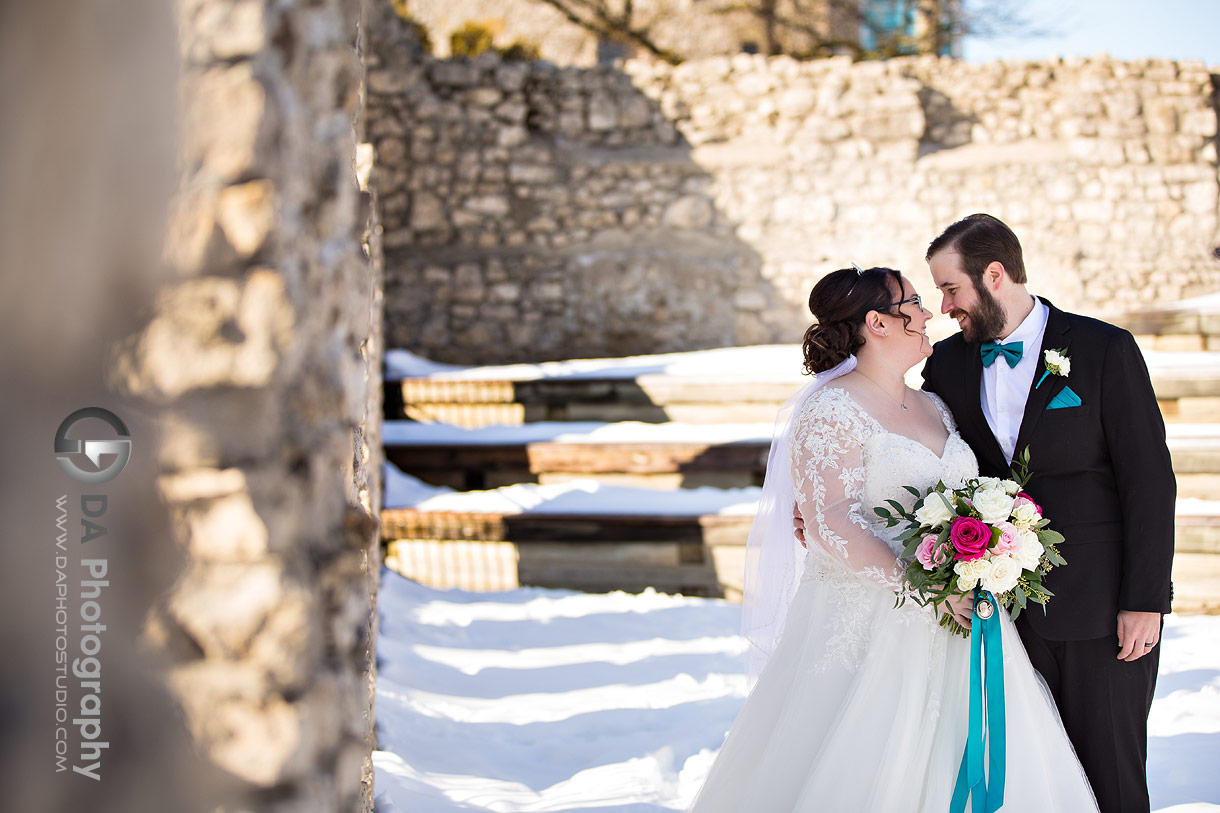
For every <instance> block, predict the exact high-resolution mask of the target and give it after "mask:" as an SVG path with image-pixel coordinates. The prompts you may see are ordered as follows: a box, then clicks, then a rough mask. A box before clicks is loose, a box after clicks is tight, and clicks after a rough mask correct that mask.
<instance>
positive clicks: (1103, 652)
mask: <svg viewBox="0 0 1220 813" xmlns="http://www.w3.org/2000/svg"><path fill="white" fill-rule="evenodd" d="M1035 611H1036V608H1035ZM1017 630H1018V632H1019V633H1020V635H1021V641H1022V642H1023V643H1024V644H1025V651H1026V652H1027V653H1028V654H1029V659H1030V661H1031V662H1032V663H1033V665H1034V668H1035V669H1037V670H1038V672H1039V673H1041V675H1042V677H1043V678H1044V679H1045V680H1046V683H1047V685H1048V686H1049V687H1050V690H1051V694H1052V695H1053V696H1054V698H1055V704H1056V705H1057V706H1058V707H1059V716H1060V717H1062V718H1063V727H1064V728H1065V729H1066V730H1067V735H1068V739H1070V740H1071V741H1072V745H1073V747H1075V749H1076V755H1077V756H1078V757H1080V763H1081V765H1083V766H1084V771H1085V774H1086V775H1087V776H1088V777H1089V783H1090V784H1091V785H1092V786H1093V793H1094V795H1096V796H1097V804H1098V806H1099V807H1100V808H1101V813H1148V810H1149V803H1148V771H1147V762H1148V711H1149V709H1150V708H1151V706H1152V695H1153V692H1154V690H1155V689H1156V674H1157V664H1158V662H1159V661H1160V656H1161V646H1160V644H1159V643H1158V644H1157V645H1156V646H1155V647H1153V649H1152V651H1151V652H1149V653H1148V654H1147V655H1145V656H1144V657H1142V658H1140V659H1139V660H1137V661H1134V662H1131V663H1128V662H1126V661H1120V660H1118V658H1117V655H1118V637H1117V635H1114V636H1107V637H1105V638H1093V639H1089V640H1084V641H1050V640H1047V639H1045V638H1043V637H1041V636H1040V635H1038V633H1036V632H1034V631H1033V630H1032V629H1030V626H1029V625H1028V624H1024V623H1022V619H1020V618H1018V620H1017Z"/></svg>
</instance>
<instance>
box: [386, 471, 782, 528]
mask: <svg viewBox="0 0 1220 813" xmlns="http://www.w3.org/2000/svg"><path fill="white" fill-rule="evenodd" d="M383 471H384V480H385V507H386V508H414V509H415V510H417V511H457V512H460V513H464V514H646V515H658V514H659V515H664V516H683V517H689V516H701V515H706V514H721V515H724V516H753V515H754V513H755V512H756V511H757V510H758V499H759V497H760V496H761V495H762V489H761V488H758V487H757V486H750V487H748V488H713V487H711V486H702V487H700V488H684V489H679V490H676V491H665V490H661V489H655V488H635V487H631V486H616V485H611V484H608V483H602V482H598V481H597V480H591V479H578V480H572V481H570V482H566V483H548V484H545V485H539V484H537V483H520V484H518V485H511V486H503V487H501V488H496V489H491V490H489V491H453V490H451V489H448V488H445V487H443V486H430V485H427V484H426V483H423V482H420V481H419V480H417V479H415V478H414V477H411V476H410V475H408V474H403V473H402V472H401V471H400V470H399V469H397V468H395V467H394V466H393V465H392V464H390V463H385V464H384V466H383Z"/></svg>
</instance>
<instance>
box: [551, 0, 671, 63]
mask: <svg viewBox="0 0 1220 813" xmlns="http://www.w3.org/2000/svg"><path fill="white" fill-rule="evenodd" d="M538 2H540V3H545V4H546V5H548V6H550V7H551V8H553V9H555V10H556V11H558V12H559V13H560V14H562V15H563V16H564V17H566V18H567V19H568V20H570V21H571V22H573V23H575V24H576V25H579V26H581V27H582V28H584V29H585V30H586V31H589V32H591V33H593V34H596V35H598V36H599V37H604V38H605V39H609V40H614V41H616V42H626V43H631V44H634V45H637V46H639V47H641V48H643V49H644V50H646V51H648V52H649V53H651V54H653V55H654V56H656V57H657V58H659V59H663V60H665V61H666V62H668V63H670V64H672V65H677V64H678V63H679V62H681V61H682V57H681V56H679V55H678V54H676V53H675V52H673V51H671V50H670V49H668V48H664V47H662V46H660V45H659V44H657V43H656V42H655V41H654V40H653V38H652V36H651V31H650V26H635V25H633V24H632V21H631V19H630V16H631V15H632V14H633V13H634V5H633V4H632V3H630V2H628V3H627V5H626V7H625V8H626V13H625V14H623V15H616V14H614V13H612V12H611V11H610V9H609V8H608V7H607V6H606V4H605V3H601V2H591V1H590V0H538ZM577 6H579V7H583V8H584V9H586V10H587V12H588V14H589V16H587V17H585V16H581V14H580V13H578V12H577V10H576V7H577Z"/></svg>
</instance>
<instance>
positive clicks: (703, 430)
mask: <svg viewBox="0 0 1220 813" xmlns="http://www.w3.org/2000/svg"><path fill="white" fill-rule="evenodd" d="M774 431H775V423H774V422H773V421H768V422H766V423H681V422H678V421H667V422H665V423H644V422H643V421H615V422H612V423H605V422H598V421H535V422H533V423H523V424H508V425H504V424H501V425H492V426H480V427H477V428H474V429H465V428H463V427H460V426H454V425H453V424H448V423H417V422H415V421H386V422H385V423H383V424H382V430H381V437H382V441H383V442H384V443H386V444H387V445H389V446H413V445H421V444H423V445H428V446H432V445H436V444H443V445H446V446H483V445H496V444H522V443H739V442H743V441H753V442H757V441H764V442H767V443H769V442H770V441H771V435H772V434H773V432H774Z"/></svg>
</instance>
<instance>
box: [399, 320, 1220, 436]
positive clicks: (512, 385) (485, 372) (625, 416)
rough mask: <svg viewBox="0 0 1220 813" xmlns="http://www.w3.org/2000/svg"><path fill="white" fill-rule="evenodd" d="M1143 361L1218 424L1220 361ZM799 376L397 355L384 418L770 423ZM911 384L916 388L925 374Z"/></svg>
mask: <svg viewBox="0 0 1220 813" xmlns="http://www.w3.org/2000/svg"><path fill="white" fill-rule="evenodd" d="M1217 318H1220V316H1218V317H1217ZM1145 357H1146V359H1147V362H1148V366H1149V370H1150V373H1151V376H1152V380H1153V386H1154V387H1155V389H1156V392H1157V397H1158V400H1159V401H1160V404H1161V409H1162V412H1163V413H1164V415H1165V418H1166V420H1168V421H1170V422H1208V421H1218V422H1220V352H1165V351H1158V350H1149V351H1147V352H1146V354H1145ZM800 370H801V355H800V348H799V346H797V345H768V346H761V347H736V348H722V349H718V350H705V351H698V352H690V353H670V354H665V355H657V356H634V357H630V358H622V359H583V360H576V361H557V362H545V363H542V364H515V365H504V366H497V367H458V366H454V365H441V364H436V363H434V362H430V361H427V360H426V359H422V358H420V357H418V356H414V355H412V354H410V353H408V352H407V351H403V350H393V351H390V352H389V353H388V354H387V372H386V383H385V387H386V390H385V403H386V417H387V419H390V420H397V419H401V418H410V419H412V420H419V421H423V422H434V421H439V422H443V423H449V424H455V425H458V426H466V427H478V426H486V425H493V424H520V423H528V422H534V421H601V422H613V421H628V420H631V421H645V422H651V423H659V422H665V421H678V422H685V423H726V422H728V423H745V422H769V421H771V420H772V419H773V418H774V415H775V411H776V409H777V408H778V407H779V405H780V404H781V403H783V401H784V400H786V399H787V398H788V396H789V395H791V394H792V393H793V392H795V391H796V389H798V388H799V387H800V386H801V384H802V383H803V382H804V381H806V380H808V379H807V378H805V377H804V376H802V375H801V374H800ZM909 380H910V382H911V383H912V384H913V385H918V383H919V376H918V373H917V372H915V371H913V372H912V375H911V376H909Z"/></svg>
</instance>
